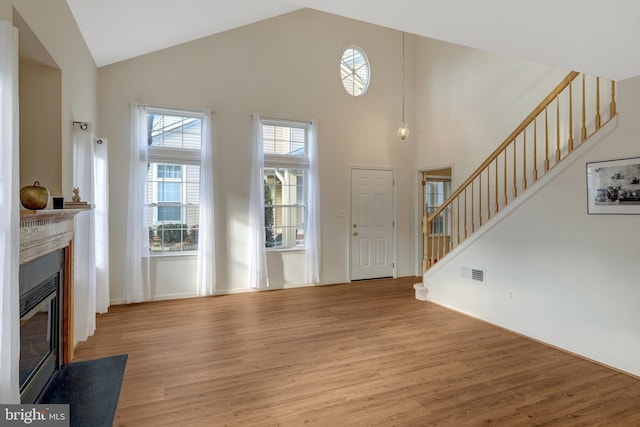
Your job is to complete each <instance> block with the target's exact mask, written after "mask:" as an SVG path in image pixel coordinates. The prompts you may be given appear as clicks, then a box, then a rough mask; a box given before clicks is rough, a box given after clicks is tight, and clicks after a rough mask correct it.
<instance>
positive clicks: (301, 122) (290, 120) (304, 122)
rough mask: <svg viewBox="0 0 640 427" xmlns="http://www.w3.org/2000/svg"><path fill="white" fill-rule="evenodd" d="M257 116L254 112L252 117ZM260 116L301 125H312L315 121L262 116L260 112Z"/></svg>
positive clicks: (262, 118)
mask: <svg viewBox="0 0 640 427" xmlns="http://www.w3.org/2000/svg"><path fill="white" fill-rule="evenodd" d="M255 116H256V114H252V115H251V118H254V117H255ZM258 116H259V117H260V119H261V120H264V121H266V122H279V123H292V124H300V125H311V124H313V121H311V120H292V119H279V118H277V117H265V116H260V115H259V114H258Z"/></svg>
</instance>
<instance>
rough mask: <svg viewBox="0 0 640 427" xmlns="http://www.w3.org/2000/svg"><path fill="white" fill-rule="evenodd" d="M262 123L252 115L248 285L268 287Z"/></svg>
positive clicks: (256, 116) (256, 287)
mask: <svg viewBox="0 0 640 427" xmlns="http://www.w3.org/2000/svg"><path fill="white" fill-rule="evenodd" d="M262 144H263V143H262V123H261V121H260V116H259V115H257V114H254V115H253V144H252V150H253V153H252V154H253V155H252V162H251V193H250V197H251V198H250V200H249V287H250V288H255V289H259V288H268V287H269V276H268V274H267V254H266V251H265V246H264V243H265V242H264V240H265V233H264V151H263V148H262Z"/></svg>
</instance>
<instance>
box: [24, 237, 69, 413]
mask: <svg viewBox="0 0 640 427" xmlns="http://www.w3.org/2000/svg"><path fill="white" fill-rule="evenodd" d="M63 271H64V250H62V249H60V250H56V251H54V252H51V253H49V254H47V255H44V256H42V257H40V258H37V259H35V260H33V261H30V262H28V263H26V264H23V265H21V266H20V278H19V282H20V364H19V365H20V399H21V401H22V403H36V402H37V400H38V397H39V396H40V394H41V393H42V391H43V390H44V389H45V388H46V386H47V384H48V382H49V380H50V379H51V377H52V376H53V375H54V373H55V372H56V371H57V370H58V369H59V367H60V350H61V345H60V343H61V342H62V336H61V334H62V328H61V325H62V321H61V314H62V306H61V304H62V298H61V283H62V281H63Z"/></svg>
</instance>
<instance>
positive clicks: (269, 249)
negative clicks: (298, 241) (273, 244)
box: [265, 246, 306, 253]
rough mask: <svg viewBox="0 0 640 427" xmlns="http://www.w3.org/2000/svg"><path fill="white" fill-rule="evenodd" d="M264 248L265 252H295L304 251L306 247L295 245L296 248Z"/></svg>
mask: <svg viewBox="0 0 640 427" xmlns="http://www.w3.org/2000/svg"><path fill="white" fill-rule="evenodd" d="M265 249H266V251H267V253H270V252H275V253H279V252H284V253H286V252H292V253H295V252H304V251H305V250H306V248H305V247H304V246H303V247H300V248H298V247H296V248H282V249H279V248H265Z"/></svg>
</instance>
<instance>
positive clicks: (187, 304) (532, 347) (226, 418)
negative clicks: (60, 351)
mask: <svg viewBox="0 0 640 427" xmlns="http://www.w3.org/2000/svg"><path fill="white" fill-rule="evenodd" d="M418 281H419V279H417V278H414V277H411V278H403V279H398V280H376V281H368V282H357V283H352V284H346V285H336V286H324V287H315V288H300V289H290V290H283V291H273V292H260V293H247V294H236V295H226V296H218V297H208V298H194V299H186V300H176V301H162V302H153V303H145V304H136V305H128V306H124V305H123V306H113V307H111V309H110V312H109V313H108V314H105V315H100V316H99V317H98V321H97V331H96V334H95V335H94V336H93V337H91V338H89V340H88V341H87V342H83V343H81V344H80V345H79V346H78V348H77V350H76V353H75V356H76V357H75V359H74V360H76V361H77V360H87V359H94V358H99V357H104V356H110V355H116V354H122V353H128V354H129V360H128V363H127V368H126V372H125V377H124V382H123V386H122V391H121V395H120V402H119V405H118V410H117V413H116V420H115V425H118V426H237V425H246V426H302V425H317V426H365V425H383V426H422V425H424V426H427V425H454V426H460V425H471V426H476V425H477V426H480V425H501V426H520V425H523V426H529V425H562V426H564V425H569V426H571V425H589V426H591V425H615V426H637V425H640V380H637V379H635V378H633V377H631V376H627V375H624V374H621V373H619V372H616V371H614V370H611V369H607V368H605V367H602V366H599V365H597V364H595V363H591V362H588V361H585V360H583V359H580V358H578V357H575V356H572V355H570V354H567V353H564V352H562V351H559V350H556V349H553V348H550V347H547V346H545V345H543V344H540V343H538V342H534V341H531V340H528V339H526V338H523V337H521V336H518V335H515V334H512V333H509V332H507V331H504V330H502V329H500V328H496V327H494V326H492V325H489V324H486V323H484V322H481V321H478V320H475V319H472V318H469V317H467V316H464V315H462V314H459V313H456V312H453V311H450V310H447V309H445V308H443V307H440V306H437V305H434V304H432V303H429V302H422V301H417V300H416V299H414V296H413V292H414V291H413V287H412V284H413V283H416V282H418Z"/></svg>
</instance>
